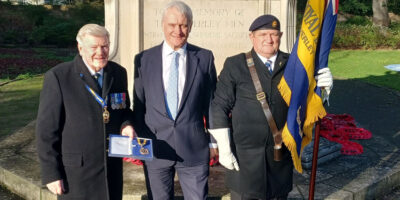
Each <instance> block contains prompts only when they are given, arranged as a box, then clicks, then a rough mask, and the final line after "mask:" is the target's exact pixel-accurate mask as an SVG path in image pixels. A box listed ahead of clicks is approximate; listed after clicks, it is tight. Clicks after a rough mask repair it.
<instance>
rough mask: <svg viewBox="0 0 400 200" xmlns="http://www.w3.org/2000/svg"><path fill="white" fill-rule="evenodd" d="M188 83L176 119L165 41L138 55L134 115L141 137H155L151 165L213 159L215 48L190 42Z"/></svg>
mask: <svg viewBox="0 0 400 200" xmlns="http://www.w3.org/2000/svg"><path fill="white" fill-rule="evenodd" d="M186 60H187V71H186V82H185V86H184V90H183V95H182V99H181V101H180V102H181V103H180V105H179V110H178V113H177V116H176V120H175V121H174V120H172V119H171V118H170V117H169V116H168V114H167V110H166V105H165V97H164V96H165V95H164V84H163V78H162V44H161V45H159V46H156V47H153V48H151V49H148V50H145V51H143V52H141V53H140V54H138V55H136V57H135V83H134V84H135V89H134V116H135V119H134V120H135V130H136V132H137V133H138V134H139V136H144V137H150V138H153V140H154V154H155V157H156V159H155V160H153V161H151V162H146V164H147V166H148V167H156V168H157V167H162V166H169V165H172V164H173V163H174V162H175V161H179V162H182V163H183V164H184V165H186V166H194V165H199V164H204V163H208V162H209V145H208V144H209V135H208V133H206V131H205V128H204V122H203V116H205V118H206V122H207V124H208V111H209V110H208V109H209V105H210V102H211V98H212V94H213V91H214V88H215V83H216V71H215V66H214V56H213V54H212V52H211V51H209V50H206V49H202V48H199V47H196V46H194V45H191V44H188V45H187V58H186Z"/></svg>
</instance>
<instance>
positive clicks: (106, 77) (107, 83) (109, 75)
mask: <svg viewBox="0 0 400 200" xmlns="http://www.w3.org/2000/svg"><path fill="white" fill-rule="evenodd" d="M113 82H114V71H113V68H111V66H109V65H107V66H106V67H105V68H104V69H103V91H102V97H103V99H104V98H105V97H106V96H107V95H108V92H109V91H110V89H111V86H112V84H113Z"/></svg>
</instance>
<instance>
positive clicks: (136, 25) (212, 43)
mask: <svg viewBox="0 0 400 200" xmlns="http://www.w3.org/2000/svg"><path fill="white" fill-rule="evenodd" d="M104 2H105V25H106V28H107V29H108V30H109V31H110V34H111V51H110V60H113V61H115V62H117V63H119V64H121V65H122V66H124V67H125V68H126V69H127V71H128V76H129V77H128V79H129V83H132V82H133V73H134V72H133V71H134V66H133V60H134V56H135V55H136V54H137V53H139V52H140V51H142V50H145V49H148V48H150V47H153V46H156V45H158V44H161V42H162V41H163V33H162V25H161V15H162V8H163V6H164V5H165V4H167V3H168V2H170V0H137V1H120V0H105V1H104ZM184 2H186V3H187V4H188V5H189V6H190V7H191V9H192V11H193V26H192V30H191V33H190V35H189V39H188V42H189V43H192V44H194V45H197V46H200V47H203V48H206V49H210V50H212V51H213V53H214V56H215V66H216V68H217V73H219V72H220V71H221V69H222V67H223V64H224V61H225V59H226V58H227V57H228V56H233V55H236V54H238V53H241V52H246V51H249V50H250V49H251V42H250V39H249V36H248V35H249V26H250V24H251V22H252V21H253V20H254V19H255V18H257V17H258V16H260V15H263V14H272V15H275V16H276V17H278V18H279V20H280V22H281V31H282V32H283V37H282V42H281V46H280V49H281V50H282V51H284V52H290V50H291V49H292V46H293V44H294V42H295V39H296V38H295V37H296V36H295V34H296V33H295V32H296V1H295V0H185V1H184ZM129 87H130V88H129V91H130V92H132V91H133V88H132V87H133V84H130V85H129Z"/></svg>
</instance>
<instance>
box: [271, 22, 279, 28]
mask: <svg viewBox="0 0 400 200" xmlns="http://www.w3.org/2000/svg"><path fill="white" fill-rule="evenodd" d="M277 26H278V22H277V21H276V20H274V21H273V22H272V27H273V28H276V27H277Z"/></svg>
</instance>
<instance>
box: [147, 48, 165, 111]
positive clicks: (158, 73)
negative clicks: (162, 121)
mask: <svg viewBox="0 0 400 200" xmlns="http://www.w3.org/2000/svg"><path fill="white" fill-rule="evenodd" d="M162 45H163V44H161V45H159V46H158V48H157V49H155V51H154V55H153V58H155V59H151V60H150V61H149V66H151V69H149V70H147V73H150V74H148V75H147V76H146V77H153V79H152V80H149V82H150V84H151V85H153V87H151V88H152V90H153V89H154V91H153V92H152V94H153V95H154V96H153V97H154V98H153V99H154V100H155V101H157V102H156V103H155V104H153V105H154V106H155V107H156V108H157V110H159V111H161V112H162V113H167V108H166V104H165V93H164V91H165V90H164V80H163V76H162V73H163V72H162ZM160 97H162V98H160Z"/></svg>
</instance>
